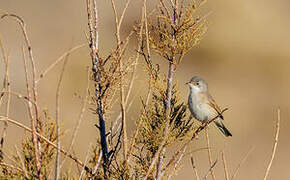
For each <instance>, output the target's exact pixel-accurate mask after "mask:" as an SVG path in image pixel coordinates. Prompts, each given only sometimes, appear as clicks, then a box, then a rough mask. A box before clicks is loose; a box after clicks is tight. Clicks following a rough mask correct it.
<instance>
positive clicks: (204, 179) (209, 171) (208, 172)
mask: <svg viewBox="0 0 290 180" xmlns="http://www.w3.org/2000/svg"><path fill="white" fill-rule="evenodd" d="M216 164H217V160H215V161H214V163H213V164H212V165H211V166H210V168H209V170H208V171H207V173H206V175H205V176H204V178H203V180H206V178H207V177H208V175H209V174H210V173H211V172H212V170H213V168H214V167H215V165H216Z"/></svg>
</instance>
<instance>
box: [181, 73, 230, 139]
mask: <svg viewBox="0 0 290 180" xmlns="http://www.w3.org/2000/svg"><path fill="white" fill-rule="evenodd" d="M186 84H187V85H188V86H189V96H188V107H189V110H190V112H191V114H192V116H193V117H194V118H195V119H197V120H198V121H200V122H201V123H205V122H207V121H210V120H212V119H214V118H216V117H217V116H218V117H217V118H216V119H215V120H214V123H215V125H216V126H217V127H218V129H219V130H220V131H221V132H222V133H223V134H224V135H225V136H226V137H228V136H232V133H231V132H230V131H229V130H228V129H227V128H226V127H225V125H224V123H223V119H224V118H223V116H222V111H221V109H220V108H219V106H218V105H217V103H216V102H215V100H214V99H213V98H212V96H211V95H210V93H209V89H208V84H207V82H206V81H205V80H204V79H203V78H201V77H200V76H194V77H192V78H191V79H190V81H189V82H187V83H186Z"/></svg>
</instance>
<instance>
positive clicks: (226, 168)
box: [222, 151, 229, 180]
mask: <svg viewBox="0 0 290 180" xmlns="http://www.w3.org/2000/svg"><path fill="white" fill-rule="evenodd" d="M222 160H223V167H224V173H225V179H226V180H229V172H228V167H227V161H226V158H225V153H224V151H222Z"/></svg>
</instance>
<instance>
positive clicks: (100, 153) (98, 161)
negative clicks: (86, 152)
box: [93, 151, 102, 175]
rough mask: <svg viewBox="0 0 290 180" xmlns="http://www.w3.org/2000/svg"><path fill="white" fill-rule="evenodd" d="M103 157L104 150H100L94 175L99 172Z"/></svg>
mask: <svg viewBox="0 0 290 180" xmlns="http://www.w3.org/2000/svg"><path fill="white" fill-rule="evenodd" d="M101 159H102V151H100V152H99V156H98V160H97V163H96V165H95V167H94V169H93V175H95V174H96V173H97V172H98V169H99V166H100V164H101Z"/></svg>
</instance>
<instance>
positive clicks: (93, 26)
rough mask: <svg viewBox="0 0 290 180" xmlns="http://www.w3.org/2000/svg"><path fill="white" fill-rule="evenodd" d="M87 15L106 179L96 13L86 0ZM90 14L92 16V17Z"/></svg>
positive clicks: (105, 167)
mask: <svg viewBox="0 0 290 180" xmlns="http://www.w3.org/2000/svg"><path fill="white" fill-rule="evenodd" d="M86 2H87V13H88V26H89V32H90V44H89V47H90V49H91V58H92V72H93V79H94V81H95V96H96V99H97V106H98V107H97V110H96V113H97V115H98V119H99V127H98V128H99V131H100V138H101V147H102V152H103V160H104V163H103V169H104V175H105V178H106V174H107V162H108V145H107V140H106V124H105V119H104V106H103V102H102V98H101V94H102V83H101V72H100V69H99V68H100V67H99V59H98V56H97V53H98V52H97V51H98V12H97V5H96V0H94V1H93V7H94V8H93V11H92V8H91V0H87V1H86ZM92 12H93V13H94V15H92Z"/></svg>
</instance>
